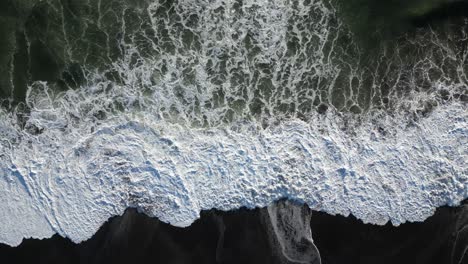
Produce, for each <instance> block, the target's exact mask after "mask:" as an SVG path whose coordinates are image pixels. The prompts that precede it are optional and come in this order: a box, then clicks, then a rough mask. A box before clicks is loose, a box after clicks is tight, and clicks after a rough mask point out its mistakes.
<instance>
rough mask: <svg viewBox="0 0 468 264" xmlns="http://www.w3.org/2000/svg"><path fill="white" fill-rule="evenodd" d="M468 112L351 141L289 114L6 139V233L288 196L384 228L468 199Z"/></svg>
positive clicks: (170, 216) (189, 216) (333, 123)
mask: <svg viewBox="0 0 468 264" xmlns="http://www.w3.org/2000/svg"><path fill="white" fill-rule="evenodd" d="M467 117H468V114H467V111H466V108H465V107H464V106H462V105H460V104H458V103H454V104H450V105H445V106H440V107H439V108H437V109H436V110H435V111H434V112H433V113H432V114H431V115H430V116H429V117H427V118H425V119H423V120H421V121H420V122H419V123H418V124H417V126H414V127H409V128H404V127H402V126H400V127H396V128H395V129H394V134H392V135H387V136H385V137H382V135H381V132H379V131H377V129H376V127H375V125H371V124H365V125H362V126H360V127H359V128H358V129H357V130H358V131H356V134H355V135H354V136H349V135H348V134H347V133H344V132H342V131H341V130H340V127H339V125H338V124H339V123H340V122H339V120H337V119H338V118H337V117H334V116H332V115H330V116H327V117H317V120H314V121H315V122H321V124H322V125H321V126H320V127H319V126H317V125H314V123H315V122H311V123H306V122H303V121H298V120H289V121H286V122H283V123H281V124H279V125H278V126H276V127H271V128H267V129H265V130H262V129H257V128H256V126H255V125H254V124H242V125H241V128H237V131H233V130H231V129H229V128H225V129H221V128H213V129H188V128H187V127H183V126H180V125H173V124H169V123H166V122H163V121H153V120H154V119H153V118H152V116H146V115H144V113H143V114H141V115H140V116H129V115H124V114H121V115H119V116H118V117H115V118H114V119H113V120H111V121H108V122H105V123H104V124H102V125H101V126H100V128H99V129H98V130H97V131H94V132H92V133H90V132H88V133H86V132H84V131H79V132H76V133H72V134H68V135H63V134H61V133H62V132H56V131H54V130H48V131H47V132H45V133H43V134H41V135H38V136H34V138H32V137H31V138H29V139H28V138H26V137H23V138H22V139H21V142H20V143H19V145H18V146H16V147H14V148H9V147H8V146H5V145H2V152H1V154H2V161H1V168H2V178H1V180H0V185H1V186H0V187H1V188H0V190H1V191H0V192H1V193H0V194H1V195H0V199H1V200H2V201H1V204H0V207H1V212H2V213H1V215H0V217H1V222H2V225H1V226H0V235H1V237H0V240H1V241H2V242H4V243H8V244H11V245H16V244H18V243H19V242H20V241H21V239H22V238H23V237H49V236H51V235H52V234H53V233H55V232H57V233H59V234H61V235H63V236H67V237H70V238H71V239H72V240H73V241H75V242H79V241H82V240H84V239H87V238H89V237H90V236H91V235H93V234H94V232H95V231H96V230H97V229H98V228H99V226H100V225H101V224H102V223H103V222H104V221H106V219H108V218H109V217H111V216H113V215H118V214H121V213H122V212H123V211H124V209H125V208H127V207H129V206H131V207H137V208H140V209H142V210H143V211H144V212H146V213H148V214H149V215H152V216H156V217H158V218H159V219H161V220H162V221H166V222H169V223H171V224H173V225H177V226H187V225H190V224H191V223H192V222H193V221H194V220H196V219H197V218H198V216H199V212H200V210H204V209H211V208H218V209H222V210H230V209H236V208H239V207H242V206H246V207H263V206H266V205H268V204H269V203H271V202H273V201H275V200H278V199H280V198H289V199H294V200H297V201H301V202H305V203H307V204H308V205H309V206H310V207H311V208H313V209H315V210H323V211H326V212H328V213H332V214H336V213H339V214H343V215H348V214H349V213H352V214H354V215H355V216H357V217H358V218H360V219H362V220H364V221H365V222H369V223H375V224H384V223H386V222H387V221H388V220H390V221H392V222H393V223H394V224H399V223H401V222H404V221H422V220H424V219H425V218H427V217H428V216H430V215H431V214H432V213H433V212H434V210H435V208H436V207H438V206H441V205H445V204H452V205H455V204H457V203H458V202H460V201H461V200H463V199H465V198H466V197H468V188H467V187H468V177H467V166H466V160H467V155H468V149H467V147H466V146H467V144H468V137H467V135H468V128H467V125H466V124H467V122H466V121H467ZM2 121H3V122H5V120H4V118H2ZM387 122H389V123H388V124H389V126H388V127H391V126H394V125H396V126H398V122H399V121H398V120H389V121H387ZM391 122H395V123H393V124H392V123H391ZM315 124H316V123H315ZM7 125H8V124H5V123H4V124H3V125H2V130H3V131H2V132H3V133H4V134H6V133H8V130H6V129H8V126H7ZM386 127H387V126H386ZM321 129H325V130H326V132H323V131H320V130H321ZM11 133H12V134H14V132H11ZM23 136H25V135H23Z"/></svg>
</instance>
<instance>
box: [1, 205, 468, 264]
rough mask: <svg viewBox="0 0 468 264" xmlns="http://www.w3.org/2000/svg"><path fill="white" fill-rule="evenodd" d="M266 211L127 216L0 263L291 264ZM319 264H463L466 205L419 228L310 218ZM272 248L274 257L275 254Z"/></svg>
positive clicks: (34, 244) (28, 245)
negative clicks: (179, 219)
mask: <svg viewBox="0 0 468 264" xmlns="http://www.w3.org/2000/svg"><path fill="white" fill-rule="evenodd" d="M266 215H267V213H266V209H265V208H264V209H254V210H248V209H240V210H236V211H230V212H221V211H216V210H210V211H204V212H202V215H201V218H200V219H199V220H197V221H196V222H195V223H194V224H192V225H191V226H190V227H188V228H177V227H173V226H171V225H168V224H165V223H163V222H161V221H159V220H158V219H155V218H150V217H148V216H146V215H144V214H141V213H138V212H137V211H136V210H134V209H128V210H127V211H126V212H125V214H124V215H123V216H119V217H114V218H112V219H110V221H108V222H107V223H105V224H104V225H103V226H102V227H101V228H100V229H99V231H98V232H97V233H96V234H95V235H94V236H93V237H92V238H91V239H89V240H88V241H85V242H82V243H80V244H74V243H73V242H71V241H70V240H69V239H66V238H62V237H60V236H58V235H55V236H53V237H52V238H50V239H44V240H36V239H26V240H24V241H23V242H22V244H21V245H19V246H18V247H9V246H6V245H0V259H2V261H4V263H168V264H169V263H256V264H258V263H293V262H288V261H287V260H285V259H284V257H282V256H281V255H280V254H279V251H278V250H276V249H277V247H276V245H275V244H274V243H272V242H271V241H272V240H271V232H270V231H269V227H268V224H266V221H268V220H267V219H266V218H268V217H267V216H266ZM310 226H311V228H312V234H313V239H314V243H315V244H316V246H317V248H318V249H319V251H320V255H321V258H322V263H326V264H333V263H336V264H339V263H346V264H352V263H369V264H370V263H382V264H385V263H402V264H404V263H411V264H417V263H421V264H431V263H434V264H436V263H437V264H441V263H447V264H451V263H458V264H460V263H462V264H464V263H468V255H467V247H468V201H465V202H464V204H462V205H460V206H458V207H442V208H439V209H438V210H437V212H436V213H435V215H434V216H432V217H430V218H429V219H427V220H426V221H425V222H422V223H405V224H402V225H401V226H399V227H395V226H392V225H390V224H387V225H385V226H375V225H370V224H364V223H362V222H361V221H360V220H357V219H356V218H354V217H353V216H350V217H343V216H331V215H328V214H325V213H321V212H313V213H312V218H311V221H310ZM275 248H276V249H275Z"/></svg>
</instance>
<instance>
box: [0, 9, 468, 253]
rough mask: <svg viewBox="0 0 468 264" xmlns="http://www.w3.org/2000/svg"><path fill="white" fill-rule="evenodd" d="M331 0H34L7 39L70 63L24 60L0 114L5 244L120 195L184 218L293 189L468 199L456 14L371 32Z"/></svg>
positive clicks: (373, 204)
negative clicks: (24, 71)
mask: <svg viewBox="0 0 468 264" xmlns="http://www.w3.org/2000/svg"><path fill="white" fill-rule="evenodd" d="M338 2H339V1H338ZM44 10H45V11H44ZM339 10H340V5H339V4H338V3H337V2H328V1H314V0H312V1H310V0H309V1H308V0H304V1H300V0H298V1H286V0H284V1H283V0H274V1H225V0H212V1H202V0H179V1H162V0H161V1H157V0H152V1H144V0H142V1H137V2H135V3H133V4H126V3H125V1H110V0H109V1H107V0H106V1H104V0H103V1H96V2H95V3H91V2H87V3H74V5H72V4H65V3H62V2H60V1H55V0H50V1H42V2H41V3H36V4H35V6H34V8H33V11H31V12H32V13H31V14H32V15H31V16H30V17H32V18H31V19H32V22H30V24H28V25H29V27H28V29H27V30H25V32H26V33H25V36H24V37H18V38H17V39H20V40H22V42H23V44H22V45H24V46H25V47H28V49H27V50H28V52H29V55H30V56H33V55H34V50H35V47H36V49H38V50H41V51H44V47H43V46H45V45H46V44H47V45H46V46H47V47H48V48H47V49H45V50H46V51H47V52H52V53H54V56H56V58H58V59H56V60H55V61H54V62H55V63H56V66H57V65H58V66H57V67H59V66H60V67H65V68H66V69H67V70H66V71H65V72H64V74H62V75H61V77H60V78H59V77H57V78H58V79H60V80H59V81H57V78H55V77H53V76H55V75H57V74H56V73H54V72H52V73H50V72H46V70H43V69H41V67H40V65H39V66H37V65H36V66H37V67H36V66H34V65H33V64H34V63H32V62H30V68H31V70H30V71H29V74H30V75H31V76H32V77H35V78H36V79H37V80H36V81H34V82H30V84H28V85H27V92H26V93H25V95H24V102H23V103H19V104H17V107H16V108H15V107H14V106H11V107H10V108H11V109H10V110H7V109H8V107H5V108H4V109H3V110H1V112H0V135H1V141H0V157H1V159H0V171H1V174H0V176H1V177H0V212H1V213H0V222H1V223H2V225H0V242H3V243H7V244H10V245H17V244H19V243H20V242H21V240H22V238H24V237H36V238H43V237H50V236H51V235H53V234H54V233H59V234H60V235H62V236H66V237H69V238H71V239H72V240H73V241H75V242H79V241H82V240H85V239H87V238H89V237H90V236H92V235H93V234H94V232H95V231H96V230H97V229H98V228H99V226H100V225H101V224H102V223H103V222H105V221H106V220H107V219H108V218H109V217H111V216H114V215H118V214H122V213H123V211H124V210H125V209H126V208H127V207H136V208H138V209H140V210H142V211H143V212H145V213H147V214H149V215H151V216H156V217H158V218H159V219H161V220H162V221H165V222H168V223H171V224H173V225H177V226H188V225H190V224H191V223H192V222H193V221H195V220H196V219H197V218H198V217H199V212H200V211H201V210H204V209H211V208H217V209H222V210H230V209H235V208H239V207H243V206H244V207H250V208H252V207H263V206H266V205H268V204H270V203H271V202H273V201H276V200H279V199H282V198H288V199H291V200H295V201H298V202H303V203H306V204H307V205H308V206H309V207H310V208H312V209H314V210H322V211H325V212H328V213H332V214H343V215H348V214H350V213H352V214H353V215H355V216H356V217H358V218H360V219H362V220H363V221H364V222H369V223H374V224H384V223H386V222H387V221H391V222H392V223H393V224H396V225H397V224H400V223H402V222H405V221H422V220H424V219H425V218H427V217H429V216H430V215H431V214H432V213H433V212H434V210H435V208H436V207H438V206H441V205H446V204H449V205H456V204H458V203H459V202H460V201H462V200H463V199H465V198H467V197H468V166H467V159H468V147H467V146H468V125H467V119H468V111H467V105H466V102H467V97H468V94H467V90H468V89H467V85H468V76H467V74H468V61H467V60H468V48H467V46H468V21H466V20H463V19H461V20H460V21H458V23H449V24H446V25H444V26H441V27H435V28H433V27H426V28H421V29H416V30H413V31H411V32H409V33H405V34H400V35H399V37H398V38H397V37H395V38H394V39H392V40H387V39H385V38H382V40H381V41H379V42H376V41H374V40H372V41H366V40H362V38H361V39H358V37H357V36H358V34H357V33H356V34H355V33H353V31H352V28H351V27H350V26H348V24H347V23H346V21H347V20H346V19H345V18H343V17H342V16H340V15H339V14H340V12H339ZM41 12H44V13H46V14H47V15H48V16H49V17H50V21H47V22H44V21H42V20H41V19H40V15H39V14H40V13H41ZM35 19H36V20H35ZM41 23H42V24H41ZM31 25H32V26H31ZM31 27H32V28H33V29H34V27H38V28H40V27H44V28H47V30H46V31H40V30H36V31H34V30H32V29H31ZM31 32H32V33H31ZM52 33H54V34H55V35H52ZM34 34H36V35H34ZM41 34H42V35H41ZM17 45H21V41H17ZM18 54H19V53H16V55H15V56H14V59H13V60H12V63H13V64H12V65H13V66H12V68H11V79H10V82H9V85H10V86H11V87H12V88H11V96H10V97H9V98H10V99H9V100H10V101H8V102H9V104H10V105H15V103H14V102H13V101H14V100H16V99H18V98H19V99H21V96H19V95H18V94H17V93H16V92H15V91H17V90H18V89H19V88H18V86H19V84H20V83H21V81H18V80H20V79H21V78H19V77H18V76H19V75H18V74H17V71H16V70H17V69H18V68H19V67H18V66H17V65H16V64H14V63H16V61H18V60H19V59H18V58H19V55H18ZM41 58H42V57H41ZM42 61H43V62H44V60H42ZM45 61H47V60H45ZM54 65H55V64H54ZM38 67H39V68H38ZM52 68H53V67H52ZM59 75H60V74H59ZM50 76H52V77H53V78H52V77H50ZM54 78H55V79H54ZM62 80H64V81H62ZM61 81H62V82H61ZM15 89H16V90H15ZM11 98H13V99H11ZM12 100H13V101H12ZM12 102H13V103H12Z"/></svg>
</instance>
